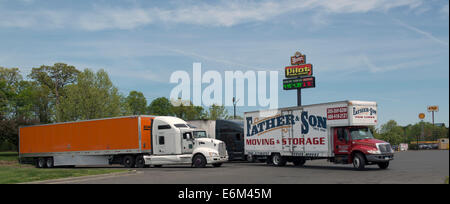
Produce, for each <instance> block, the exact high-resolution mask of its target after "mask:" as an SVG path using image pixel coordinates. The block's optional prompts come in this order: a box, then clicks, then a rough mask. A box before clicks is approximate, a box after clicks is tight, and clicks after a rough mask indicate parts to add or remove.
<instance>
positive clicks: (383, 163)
mask: <svg viewBox="0 0 450 204" xmlns="http://www.w3.org/2000/svg"><path fill="white" fill-rule="evenodd" d="M378 167H380V169H387V168H388V167H389V162H382V163H378Z"/></svg>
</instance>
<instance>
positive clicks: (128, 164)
mask: <svg viewBox="0 0 450 204" xmlns="http://www.w3.org/2000/svg"><path fill="white" fill-rule="evenodd" d="M134 164H135V159H134V157H133V156H131V155H128V156H125V157H124V158H123V165H124V166H125V168H134Z"/></svg>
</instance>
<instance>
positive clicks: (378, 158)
mask: <svg viewBox="0 0 450 204" xmlns="http://www.w3.org/2000/svg"><path fill="white" fill-rule="evenodd" d="M366 159H367V161H368V162H373V163H380V162H388V161H391V160H394V154H368V155H366Z"/></svg>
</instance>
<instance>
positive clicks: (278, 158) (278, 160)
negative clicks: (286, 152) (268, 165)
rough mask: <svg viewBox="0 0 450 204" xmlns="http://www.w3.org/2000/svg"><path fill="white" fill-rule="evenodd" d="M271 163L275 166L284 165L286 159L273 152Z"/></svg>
mask: <svg viewBox="0 0 450 204" xmlns="http://www.w3.org/2000/svg"><path fill="white" fill-rule="evenodd" d="M272 163H273V165H275V166H284V165H286V159H285V158H284V157H282V156H281V155H280V154H274V155H273V156H272Z"/></svg>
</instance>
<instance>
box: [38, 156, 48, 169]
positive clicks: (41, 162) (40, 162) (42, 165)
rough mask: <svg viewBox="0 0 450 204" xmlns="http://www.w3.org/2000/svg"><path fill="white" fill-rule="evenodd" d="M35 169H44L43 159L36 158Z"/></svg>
mask: <svg viewBox="0 0 450 204" xmlns="http://www.w3.org/2000/svg"><path fill="white" fill-rule="evenodd" d="M36 167H37V168H45V167H46V162H45V158H42V157H40V158H38V159H37V160H36Z"/></svg>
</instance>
